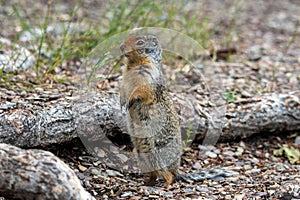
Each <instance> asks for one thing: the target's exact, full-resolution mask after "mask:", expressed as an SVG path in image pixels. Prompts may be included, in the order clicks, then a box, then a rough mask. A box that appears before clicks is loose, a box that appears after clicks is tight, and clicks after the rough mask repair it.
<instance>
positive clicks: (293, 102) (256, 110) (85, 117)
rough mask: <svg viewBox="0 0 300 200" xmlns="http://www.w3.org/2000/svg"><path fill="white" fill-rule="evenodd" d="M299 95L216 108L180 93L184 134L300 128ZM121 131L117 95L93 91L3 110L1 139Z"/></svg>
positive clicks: (235, 134) (24, 143)
mask: <svg viewBox="0 0 300 200" xmlns="http://www.w3.org/2000/svg"><path fill="white" fill-rule="evenodd" d="M299 97H300V95H299V93H296V92H295V93H294V94H271V95H263V96H260V97H254V98H249V99H243V100H239V101H236V102H234V103H231V104H227V105H224V106H219V107H212V108H209V107H206V106H201V105H200V104H201V102H197V101H196V100H195V99H194V98H193V96H188V95H179V94H176V95H173V100H174V103H175V107H176V109H177V110H178V113H179V116H180V122H181V128H182V134H183V137H187V136H186V133H187V132H189V133H193V134H190V135H191V136H190V137H193V138H194V137H195V136H197V137H196V138H197V139H198V140H199V139H203V138H205V140H206V142H207V143H211V144H214V143H216V141H217V140H218V139H221V140H232V139H234V138H245V137H249V136H251V135H253V134H258V133H263V132H265V133H269V132H282V131H296V130H300V101H299ZM120 134H126V127H125V122H124V120H123V112H122V111H121V110H120V105H119V96H118V95H117V94H107V93H97V94H95V95H92V94H91V95H90V96H88V97H87V96H85V97H83V98H81V99H78V100H76V101H72V102H69V103H66V102H61V103H59V104H56V105H52V106H48V107H39V106H36V105H31V104H28V105H22V106H21V105H19V108H14V109H11V110H9V111H7V112H4V113H2V114H1V115H0V142H1V143H7V144H12V145H15V146H21V147H34V146H47V145H49V144H54V143H63V142H66V141H70V140H72V139H73V138H75V137H78V136H79V137H87V138H89V140H95V141H96V140H99V139H103V138H104V137H105V136H110V137H111V138H113V137H114V136H117V138H120V137H119V135H120ZM193 138H190V139H193ZM117 142H118V141H117ZM119 142H120V141H119ZM121 142H122V141H121Z"/></svg>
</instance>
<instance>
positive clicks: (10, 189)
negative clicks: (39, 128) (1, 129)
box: [0, 144, 94, 200]
mask: <svg viewBox="0 0 300 200" xmlns="http://www.w3.org/2000/svg"><path fill="white" fill-rule="evenodd" d="M0 160H1V162H0V180H1V181H0V196H2V197H4V198H7V199H26V200H30V199H32V200H33V199H45V200H47V199H49V200H50V199H51V200H55V199H56V200H60V199H65V200H71V199H72V200H75V199H78V200H92V199H94V198H93V197H92V196H91V195H90V194H89V193H88V192H87V191H85V190H84V188H83V187H82V186H81V184H80V181H79V179H78V178H77V176H76V174H75V173H74V172H73V170H71V169H70V168H69V167H68V165H66V164H65V163H64V162H62V161H61V160H60V159H59V158H57V157H56V156H54V155H53V154H52V153H50V152H47V151H43V150H37V149H30V150H23V149H20V148H18V147H15V146H11V145H8V144H0Z"/></svg>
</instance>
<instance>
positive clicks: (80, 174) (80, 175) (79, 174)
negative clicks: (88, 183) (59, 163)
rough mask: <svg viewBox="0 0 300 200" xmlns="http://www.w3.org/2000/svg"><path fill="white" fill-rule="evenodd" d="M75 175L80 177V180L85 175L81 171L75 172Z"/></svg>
mask: <svg viewBox="0 0 300 200" xmlns="http://www.w3.org/2000/svg"><path fill="white" fill-rule="evenodd" d="M76 175H77V177H78V178H79V179H80V180H83V179H84V178H85V176H84V175H83V173H80V172H78V173H76Z"/></svg>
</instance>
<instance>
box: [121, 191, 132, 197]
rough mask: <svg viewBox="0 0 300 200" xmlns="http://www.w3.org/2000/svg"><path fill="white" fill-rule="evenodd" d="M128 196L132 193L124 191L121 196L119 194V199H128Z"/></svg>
mask: <svg viewBox="0 0 300 200" xmlns="http://www.w3.org/2000/svg"><path fill="white" fill-rule="evenodd" d="M130 195H132V192H131V191H126V192H124V193H123V194H121V197H122V198H126V197H129V196H130Z"/></svg>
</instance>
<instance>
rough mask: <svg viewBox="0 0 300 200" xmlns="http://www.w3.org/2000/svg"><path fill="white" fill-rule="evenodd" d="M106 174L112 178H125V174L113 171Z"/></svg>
mask: <svg viewBox="0 0 300 200" xmlns="http://www.w3.org/2000/svg"><path fill="white" fill-rule="evenodd" d="M106 173H107V175H108V176H112V177H114V176H123V174H121V173H120V172H118V171H115V170H111V169H108V170H106Z"/></svg>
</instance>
